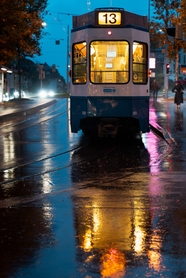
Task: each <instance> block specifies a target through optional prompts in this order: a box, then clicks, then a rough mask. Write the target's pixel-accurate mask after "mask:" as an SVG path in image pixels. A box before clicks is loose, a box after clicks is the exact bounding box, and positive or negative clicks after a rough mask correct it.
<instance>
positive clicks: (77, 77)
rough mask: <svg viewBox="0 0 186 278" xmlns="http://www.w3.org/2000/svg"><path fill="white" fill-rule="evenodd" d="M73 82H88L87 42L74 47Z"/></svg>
mask: <svg viewBox="0 0 186 278" xmlns="http://www.w3.org/2000/svg"><path fill="white" fill-rule="evenodd" d="M72 55H73V65H72V82H73V83H77V84H79V83H86V81H87V51H86V42H81V43H76V44H74V45H73V54H72Z"/></svg>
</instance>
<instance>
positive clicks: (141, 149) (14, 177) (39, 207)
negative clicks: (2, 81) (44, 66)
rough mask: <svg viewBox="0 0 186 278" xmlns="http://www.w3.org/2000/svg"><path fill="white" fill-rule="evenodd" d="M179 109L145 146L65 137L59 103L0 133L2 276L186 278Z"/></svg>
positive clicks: (162, 118) (65, 112) (158, 113)
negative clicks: (162, 138) (161, 136)
mask: <svg viewBox="0 0 186 278" xmlns="http://www.w3.org/2000/svg"><path fill="white" fill-rule="evenodd" d="M185 117H186V104H185V103H184V104H183V105H182V107H181V109H180V110H177V109H175V107H174V104H173V102H172V101H164V100H161V101H160V100H158V102H153V101H151V107H150V123H151V124H153V125H154V126H155V127H157V128H159V129H161V131H162V132H163V134H164V137H165V139H166V140H167V142H168V143H167V142H166V141H164V140H161V139H160V138H157V137H156V136H155V135H154V134H153V133H152V132H150V133H148V134H145V135H143V145H139V144H138V143H136V142H133V143H131V140H130V138H128V139H127V140H126V141H125V142H123V141H122V142H121V141H120V140H101V141H97V140H96V141H90V140H89V139H88V138H86V137H84V136H83V135H82V134H81V132H80V133H78V134H71V132H70V126H69V107H68V101H67V100H66V99H64V100H59V101H58V102H57V103H56V104H55V105H53V106H52V107H50V108H47V109H44V110H43V111H41V113H40V114H37V115H35V116H31V117H30V118H28V119H27V120H24V121H20V120H19V121H17V122H16V121H14V122H12V123H11V125H9V124H8V123H6V125H5V126H1V128H0V157H1V164H0V165H1V167H0V217H1V218H0V219H1V224H0V255H1V260H0V277H1V278H10V277H11V278H20V277H26V278H30V277H37V278H43V277H46V278H48V277H50V278H57V277H60V278H61V277H64V278H68V277H86V278H90V277H113V278H115V277H117V278H119V277H127V278H128V277H132V278H133V277H176V278H177V277H180V278H182V277H186V213H185V212H186V201H185V193H186V174H185V168H186V158H185V153H186V147H185V146H186V119H185Z"/></svg>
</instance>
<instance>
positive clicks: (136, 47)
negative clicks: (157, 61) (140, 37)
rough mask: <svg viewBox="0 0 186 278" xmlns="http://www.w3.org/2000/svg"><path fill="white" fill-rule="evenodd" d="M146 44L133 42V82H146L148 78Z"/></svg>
mask: <svg viewBox="0 0 186 278" xmlns="http://www.w3.org/2000/svg"><path fill="white" fill-rule="evenodd" d="M147 57H148V56H147V44H145V43H140V42H133V64H132V70H133V72H132V76H133V83H142V84H146V83H147V78H148V58H147Z"/></svg>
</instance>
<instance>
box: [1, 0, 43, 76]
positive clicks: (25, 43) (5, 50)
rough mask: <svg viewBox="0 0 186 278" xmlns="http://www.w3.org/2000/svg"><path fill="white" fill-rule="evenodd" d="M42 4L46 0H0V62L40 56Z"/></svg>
mask: <svg viewBox="0 0 186 278" xmlns="http://www.w3.org/2000/svg"><path fill="white" fill-rule="evenodd" d="M46 6H47V0H17V1H12V0H1V1H0V26H1V28H0V47H1V51H0V64H2V65H8V64H9V63H10V61H12V60H16V61H20V60H21V58H23V57H26V56H27V57H33V56H34V54H37V55H40V52H41V49H40V45H39V40H40V39H41V38H42V34H43V26H42V22H43V17H44V15H45V13H46V12H45V9H46ZM20 80H21V79H20Z"/></svg>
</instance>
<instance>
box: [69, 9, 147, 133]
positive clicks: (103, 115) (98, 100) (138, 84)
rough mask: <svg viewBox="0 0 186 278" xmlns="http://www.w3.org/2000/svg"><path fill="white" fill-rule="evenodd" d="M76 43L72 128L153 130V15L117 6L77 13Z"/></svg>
mask: <svg viewBox="0 0 186 278" xmlns="http://www.w3.org/2000/svg"><path fill="white" fill-rule="evenodd" d="M70 46H71V50H70V52H71V56H70V67H71V70H70V77H71V79H70V124H71V131H72V132H75V133H77V132H78V131H79V130H82V131H83V132H84V133H85V134H88V135H96V136H98V137H105V136H112V137H113V136H120V135H125V134H128V133H131V134H134V135H135V134H141V133H146V132H149V131H150V130H149V95H150V94H149V93H150V92H149V76H148V73H149V31H148V26H147V17H146V16H141V15H137V14H134V13H130V12H128V11H125V10H124V9H122V8H114V7H112V8H99V9H95V10H94V11H92V12H89V13H86V14H83V15H79V16H73V27H72V30H71V41H70Z"/></svg>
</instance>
